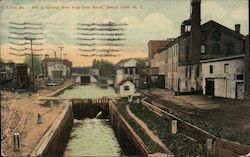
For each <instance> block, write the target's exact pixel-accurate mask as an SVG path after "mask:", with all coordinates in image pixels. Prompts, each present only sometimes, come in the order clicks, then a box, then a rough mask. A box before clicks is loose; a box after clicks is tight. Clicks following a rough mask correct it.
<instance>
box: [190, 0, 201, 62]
mask: <svg viewBox="0 0 250 157" xmlns="http://www.w3.org/2000/svg"><path fill="white" fill-rule="evenodd" d="M191 5H192V13H191V36H190V48H191V53H190V59H191V60H199V59H200V56H201V26H200V22H201V0H192V1H191Z"/></svg>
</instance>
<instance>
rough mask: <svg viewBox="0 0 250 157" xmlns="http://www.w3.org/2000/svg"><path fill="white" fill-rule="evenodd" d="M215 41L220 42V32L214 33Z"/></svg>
mask: <svg viewBox="0 0 250 157" xmlns="http://www.w3.org/2000/svg"><path fill="white" fill-rule="evenodd" d="M213 39H214V41H220V32H219V31H214V33H213Z"/></svg>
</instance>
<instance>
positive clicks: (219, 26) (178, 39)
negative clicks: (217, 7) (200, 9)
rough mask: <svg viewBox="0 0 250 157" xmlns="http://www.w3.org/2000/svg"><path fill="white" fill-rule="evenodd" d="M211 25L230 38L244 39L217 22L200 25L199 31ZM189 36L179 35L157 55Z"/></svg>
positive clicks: (187, 33) (160, 49)
mask: <svg viewBox="0 0 250 157" xmlns="http://www.w3.org/2000/svg"><path fill="white" fill-rule="evenodd" d="M211 25H213V26H215V27H217V28H218V29H220V30H221V31H224V32H225V33H227V34H230V35H232V36H234V37H236V38H240V39H243V38H244V37H245V36H244V35H242V34H240V33H238V32H235V31H234V30H232V29H230V28H228V27H225V26H223V25H221V24H219V23H217V22H215V21H213V20H210V21H208V22H206V23H204V24H202V25H201V30H202V29H204V28H205V27H208V26H211ZM189 36H190V32H185V33H183V34H181V35H180V36H178V37H177V38H175V39H174V40H173V41H172V42H169V43H167V44H166V45H164V46H162V47H161V48H159V49H158V53H161V52H162V51H164V50H166V49H168V48H169V47H171V46H173V45H174V44H176V43H177V42H179V41H180V40H182V39H185V38H187V37H189Z"/></svg>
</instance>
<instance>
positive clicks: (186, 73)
mask: <svg viewBox="0 0 250 157" xmlns="http://www.w3.org/2000/svg"><path fill="white" fill-rule="evenodd" d="M187 76H188V67H186V77H187Z"/></svg>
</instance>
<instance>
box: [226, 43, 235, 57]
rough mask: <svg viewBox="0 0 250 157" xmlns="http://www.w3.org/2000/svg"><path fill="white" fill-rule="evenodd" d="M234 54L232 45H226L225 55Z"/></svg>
mask: <svg viewBox="0 0 250 157" xmlns="http://www.w3.org/2000/svg"><path fill="white" fill-rule="evenodd" d="M233 53H234V45H233V44H231V43H230V44H227V54H229V55H231V54H233Z"/></svg>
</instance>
